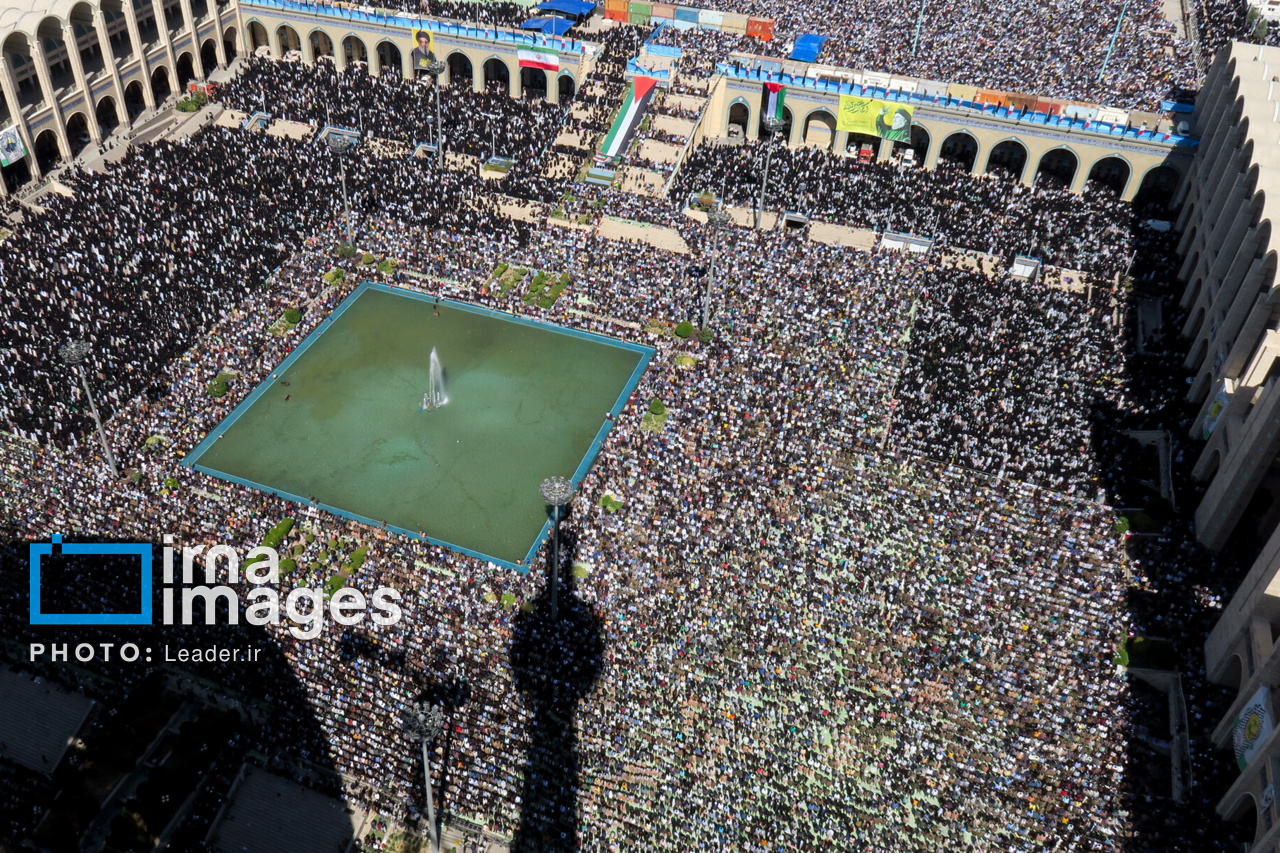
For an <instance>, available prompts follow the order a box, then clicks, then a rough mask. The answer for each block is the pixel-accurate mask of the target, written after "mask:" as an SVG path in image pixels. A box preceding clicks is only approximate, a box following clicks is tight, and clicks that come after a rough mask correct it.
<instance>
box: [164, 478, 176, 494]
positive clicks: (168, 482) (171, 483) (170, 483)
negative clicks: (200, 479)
mask: <svg viewBox="0 0 1280 853" xmlns="http://www.w3.org/2000/svg"><path fill="white" fill-rule="evenodd" d="M164 487H165V488H166V489H168V490H169V491H171V492H174V491H177V490H178V478H177V477H165V478H164Z"/></svg>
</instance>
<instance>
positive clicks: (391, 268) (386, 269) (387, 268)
mask: <svg viewBox="0 0 1280 853" xmlns="http://www.w3.org/2000/svg"><path fill="white" fill-rule="evenodd" d="M398 266H399V264H397V263H396V262H395V261H394V260H392V259H391V258H387V259H386V260H384V261H381V262H379V263H378V272H380V273H382V274H383V275H390V274H391V273H393V272H395V271H396V267H398Z"/></svg>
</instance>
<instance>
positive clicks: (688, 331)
mask: <svg viewBox="0 0 1280 853" xmlns="http://www.w3.org/2000/svg"><path fill="white" fill-rule="evenodd" d="M692 334H693V324H692V323H690V322H689V321H688V320H681V321H680V323H679V324H678V325H677V326H676V337H677V338H687V337H689V336H690V335H692Z"/></svg>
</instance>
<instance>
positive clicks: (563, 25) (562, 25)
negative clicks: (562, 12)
mask: <svg viewBox="0 0 1280 853" xmlns="http://www.w3.org/2000/svg"><path fill="white" fill-rule="evenodd" d="M572 26H573V21H570V20H569V19H568V18H530V19H529V20H527V21H525V22H524V23H523V24H521V25H520V29H522V30H539V31H540V32H542V33H543V34H544V35H549V36H562V35H564V34H565V33H566V32H568V31H569V28H570V27H572Z"/></svg>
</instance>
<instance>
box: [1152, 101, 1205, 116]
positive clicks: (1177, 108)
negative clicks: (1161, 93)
mask: <svg viewBox="0 0 1280 853" xmlns="http://www.w3.org/2000/svg"><path fill="white" fill-rule="evenodd" d="M1160 109H1162V110H1164V111H1165V112H1167V113H1193V112H1195V111H1196V105H1195V104H1180V103H1178V102H1177V101H1161V102H1160Z"/></svg>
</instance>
